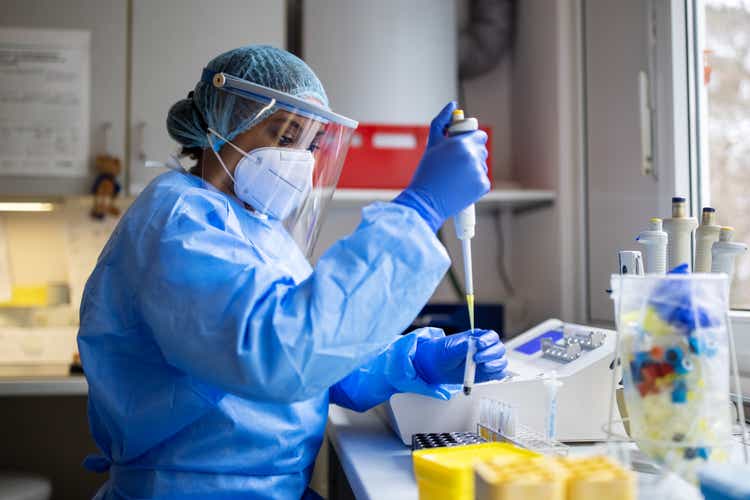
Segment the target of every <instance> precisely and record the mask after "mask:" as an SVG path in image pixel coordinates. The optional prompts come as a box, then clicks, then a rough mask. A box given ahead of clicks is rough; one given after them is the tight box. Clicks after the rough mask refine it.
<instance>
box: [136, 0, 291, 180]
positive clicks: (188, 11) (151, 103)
mask: <svg viewBox="0 0 750 500" xmlns="http://www.w3.org/2000/svg"><path fill="white" fill-rule="evenodd" d="M285 5H286V3H285V2H281V1H278V0H214V1H212V2H206V1H203V0H134V1H133V44H132V47H133V53H132V74H131V85H132V89H131V104H130V105H131V122H130V127H131V134H132V136H131V137H132V141H131V148H132V149H131V151H130V172H129V174H130V175H129V187H130V192H131V193H133V194H137V193H138V192H140V191H141V190H142V189H143V188H144V187H145V186H146V185H147V184H148V183H149V181H151V179H153V178H154V177H155V176H156V175H158V174H160V173H161V172H162V170H161V169H147V168H145V166H144V163H145V160H155V161H164V160H165V159H166V158H167V157H168V155H169V154H170V153H173V152H174V151H175V150H176V148H177V144H176V143H175V142H174V141H173V140H172V139H171V138H170V137H169V135H168V134H167V129H166V118H167V112H168V111H169V108H170V107H171V106H172V104H174V103H175V102H176V101H177V100H179V99H182V98H184V97H185V96H186V95H187V93H188V92H189V91H190V90H192V89H193V87H194V86H195V83H196V82H197V81H198V79H199V78H200V76H201V70H202V69H203V67H204V65H205V64H206V63H207V62H208V61H209V60H211V59H212V58H213V57H215V56H216V55H218V54H220V53H222V52H224V51H227V50H229V49H233V48H236V47H241V46H243V45H250V44H257V43H264V44H269V45H275V46H277V47H282V48H283V47H284V45H285V40H286V29H285Z"/></svg>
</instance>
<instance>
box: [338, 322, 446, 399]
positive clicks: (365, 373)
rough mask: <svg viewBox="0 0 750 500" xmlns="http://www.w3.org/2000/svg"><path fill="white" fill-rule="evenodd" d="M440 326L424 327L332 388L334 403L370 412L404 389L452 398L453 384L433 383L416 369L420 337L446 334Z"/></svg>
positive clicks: (387, 349)
mask: <svg viewBox="0 0 750 500" xmlns="http://www.w3.org/2000/svg"><path fill="white" fill-rule="evenodd" d="M443 335H444V333H443V331H442V330H440V329H438V328H420V329H419V330H415V331H413V332H411V333H409V334H407V335H404V336H403V337H401V338H399V339H398V340H396V341H394V342H393V343H392V344H391V345H389V346H388V347H387V348H386V349H385V350H384V351H383V352H381V353H380V354H379V355H378V356H376V357H375V358H374V359H373V360H372V361H370V362H368V363H366V364H365V365H363V366H361V367H360V368H358V369H356V370H355V371H353V372H352V373H350V374H349V375H347V376H346V377H345V378H344V379H343V380H341V381H339V382H338V383H337V384H336V385H334V386H333V387H331V390H330V391H329V395H330V402H331V403H333V404H336V405H339V406H343V407H344V408H349V409H350V410H355V411H360V412H362V411H367V410H369V409H370V408H372V407H373V406H377V405H379V404H380V403H382V402H383V401H386V400H387V399H388V398H390V397H391V396H392V395H394V394H397V393H400V392H412V393H415V394H422V395H423V396H431V397H434V398H437V399H444V400H445V399H450V396H451V388H453V389H455V388H456V386H451V385H431V384H428V383H427V382H425V381H423V380H422V379H421V378H420V377H419V376H418V375H417V371H416V369H415V368H414V364H413V361H414V355H415V354H416V352H417V341H418V340H419V339H420V338H434V337H442V336H443Z"/></svg>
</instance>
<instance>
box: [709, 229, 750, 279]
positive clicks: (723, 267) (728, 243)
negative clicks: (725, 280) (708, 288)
mask: <svg viewBox="0 0 750 500" xmlns="http://www.w3.org/2000/svg"><path fill="white" fill-rule="evenodd" d="M733 238H734V228H733V227H729V226H724V227H722V228H721V230H720V231H719V241H717V242H716V243H714V245H713V248H712V249H711V257H712V259H711V272H712V273H725V274H726V275H727V276H729V284H730V285H731V284H732V278H733V277H734V260H735V258H736V257H737V256H738V255H742V254H744V253H745V252H747V245H746V244H744V243H738V242H736V241H732V239H733Z"/></svg>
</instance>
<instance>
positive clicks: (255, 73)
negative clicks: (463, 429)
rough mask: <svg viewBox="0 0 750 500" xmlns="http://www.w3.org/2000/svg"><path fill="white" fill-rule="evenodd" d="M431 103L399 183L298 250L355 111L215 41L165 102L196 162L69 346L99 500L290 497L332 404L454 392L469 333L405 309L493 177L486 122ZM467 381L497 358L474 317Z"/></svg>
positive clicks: (302, 67) (102, 281)
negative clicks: (218, 48) (450, 223)
mask: <svg viewBox="0 0 750 500" xmlns="http://www.w3.org/2000/svg"><path fill="white" fill-rule="evenodd" d="M454 108H455V104H450V105H448V106H446V107H445V109H443V110H442V111H441V112H440V114H439V115H438V116H437V118H435V120H434V121H433V123H432V126H431V130H430V138H429V143H428V145H427V148H426V150H425V153H424V156H423V158H422V160H421V163H420V164H419V167H418V169H417V171H416V174H415V175H414V178H413V180H412V181H411V184H410V185H409V187H408V188H407V189H406V190H404V191H403V192H402V193H401V194H400V195H399V196H398V197H396V199H395V200H393V201H392V202H390V203H375V204H373V205H370V206H368V207H366V208H365V209H364V210H363V213H362V221H361V223H360V224H359V227H358V228H357V229H356V230H355V231H354V232H353V233H352V234H351V235H349V236H348V237H346V238H344V239H342V240H341V241H339V242H338V243H336V244H334V245H333V246H332V247H331V248H330V249H329V250H328V251H327V252H326V253H325V254H324V255H323V256H322V257H321V258H320V260H319V261H318V263H317V264H316V265H315V266H314V267H311V265H310V264H309V262H308V257H309V256H310V254H311V251H312V249H313V245H314V243H315V240H316V238H317V234H318V229H319V225H320V223H321V220H322V218H323V212H324V209H325V206H326V204H327V202H328V201H330V199H331V196H332V194H333V190H334V189H335V186H336V182H337V180H338V176H339V173H340V171H341V167H342V164H343V161H344V157H345V155H346V151H347V147H348V146H349V141H350V140H351V138H352V134H353V131H354V128H355V127H356V122H354V121H352V120H349V119H348V118H345V117H343V116H340V115H337V114H335V113H333V112H331V111H330V109H329V107H328V99H327V97H326V94H325V91H324V90H323V87H322V85H321V83H320V81H319V80H318V78H317V77H316V76H315V74H314V73H313V71H312V70H311V69H310V68H309V67H308V66H307V65H306V64H305V63H304V62H302V61H301V60H300V59H298V58H297V57H295V56H293V55H291V54H289V53H287V52H285V51H283V50H280V49H276V48H273V47H268V46H249V47H243V48H240V49H236V50H232V51H230V52H227V53H225V54H222V55H220V56H218V57H216V58H215V59H214V60H212V61H211V62H209V63H208V65H207V66H206V68H205V69H204V70H203V74H202V76H201V79H200V81H199V82H198V83H197V84H196V86H195V89H194V91H193V92H191V93H190V94H189V95H188V98H187V99H183V100H181V101H179V102H177V103H176V104H175V105H174V106H172V108H171V109H170V111H169V115H168V116H167V128H168V130H169V134H170V135H171V136H172V137H173V138H174V139H175V140H176V141H178V142H179V143H180V144H181V145H182V146H183V155H185V156H190V157H192V158H193V159H194V160H195V161H196V164H195V166H194V167H193V168H192V169H191V170H190V171H189V172H188V171H185V170H182V171H179V169H177V168H176V169H175V170H178V171H172V172H168V173H165V174H163V175H161V176H159V177H158V178H156V179H155V180H154V181H153V182H152V183H151V184H150V185H149V186H148V187H147V188H146V189H145V190H144V191H143V193H142V194H141V195H140V196H139V197H138V199H137V200H135V202H134V203H133V205H132V206H131V207H130V209H129V210H128V212H127V213H126V214H125V215H124V216H123V218H122V220H121V221H120V223H119V225H118V226H117V228H116V229H115V231H114V233H113V234H112V236H111V238H110V240H109V242H108V243H107V245H106V246H105V248H104V250H103V251H102V254H101V256H100V257H99V261H98V263H97V265H96V268H95V269H94V272H93V274H92V275H91V277H90V278H89V280H88V283H87V284H86V289H85V292H84V296H83V302H82V305H81V328H80V332H79V334H78V346H79V349H80V353H81V358H82V361H83V366H84V370H85V372H86V379H87V380H88V383H89V420H90V425H91V430H92V433H93V436H94V439H95V440H96V443H97V444H98V447H99V449H100V450H101V453H102V456H97V457H90V458H88V459H87V460H86V465H87V466H88V467H89V468H91V469H93V470H97V471H106V470H109V473H110V478H109V481H108V482H107V483H106V484H105V485H104V486H103V487H102V489H101V490H100V491H99V493H98V495H97V496H98V498H188V497H189V498H201V499H211V498H300V497H302V496H305V495H313V493H311V492H310V491H309V490H307V484H308V481H309V479H310V475H311V472H312V467H313V462H314V460H315V456H316V454H317V452H318V448H319V447H320V444H321V440H322V439H323V432H324V429H325V425H326V418H327V414H328V404H329V403H335V404H338V405H341V406H344V407H347V408H351V409H354V410H358V411H364V410H366V409H368V408H371V407H372V406H375V405H377V404H379V403H381V402H382V401H385V400H386V399H388V397H389V396H391V395H392V394H395V393H397V392H406V391H408V392H414V393H419V394H424V395H428V396H433V397H437V398H443V399H447V398H449V397H450V392H449V391H448V388H447V387H446V386H445V385H443V384H453V383H460V382H461V379H462V373H463V362H464V356H465V354H466V349H467V347H466V345H467V338H468V335H469V333H463V334H458V335H453V336H450V337H445V336H444V335H443V333H442V332H441V331H440V330H436V329H423V330H418V331H416V332H414V333H411V334H409V335H405V336H399V334H400V333H401V332H402V331H403V330H404V329H405V328H406V327H407V326H409V324H410V322H411V321H412V320H413V319H414V317H415V316H416V315H417V313H418V312H419V311H420V309H421V308H422V306H424V304H425V303H426V302H427V300H428V299H429V297H430V296H431V295H432V293H433V291H434V290H435V288H436V287H437V285H438V283H439V282H440V280H441V278H442V277H443V274H444V273H445V271H446V270H447V268H448V265H449V260H448V255H447V254H446V251H445V249H444V248H443V246H442V245H441V244H440V242H439V241H438V239H437V238H436V236H435V232H436V230H437V229H438V228H439V227H440V225H441V224H442V223H443V222H444V221H445V219H447V218H448V217H451V216H452V215H454V214H456V213H457V212H458V211H459V210H461V209H462V208H464V207H466V206H467V205H469V204H470V203H473V202H475V201H477V200H478V199H479V198H480V197H481V196H482V195H483V194H484V193H486V192H487V190H488V189H489V182H488V179H487V175H486V171H487V166H486V164H485V160H486V158H487V150H486V148H485V142H486V140H487V136H486V135H485V134H484V133H483V132H481V131H478V132H473V133H469V134H464V135H460V136H455V137H446V136H445V135H444V133H443V130H444V128H445V127H446V125H447V124H448V123H449V122H450V115H451V112H452V110H453V109H454ZM475 335H476V336H477V344H478V352H477V354H476V356H475V358H474V359H475V360H476V362H477V364H478V366H477V380H478V381H482V380H490V379H494V378H500V377H501V376H502V372H503V369H504V368H505V366H506V360H505V359H504V353H505V350H504V347H503V345H502V343H500V341H499V339H498V335H497V334H496V333H495V332H491V331H478V332H476V333H475Z"/></svg>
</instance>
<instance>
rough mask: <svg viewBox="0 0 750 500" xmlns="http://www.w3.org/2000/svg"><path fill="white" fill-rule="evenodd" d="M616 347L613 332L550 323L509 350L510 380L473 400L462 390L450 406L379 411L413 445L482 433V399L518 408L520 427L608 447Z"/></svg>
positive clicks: (412, 403)
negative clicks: (444, 435) (427, 437)
mask: <svg viewBox="0 0 750 500" xmlns="http://www.w3.org/2000/svg"><path fill="white" fill-rule="evenodd" d="M615 343H616V336H615V332H614V331H612V330H606V329H602V328H593V327H589V326H584V325H576V324H572V323H564V322H563V321H560V320H558V319H549V320H547V321H545V322H543V323H541V324H539V325H537V326H536V327H534V328H532V329H530V330H528V331H526V332H525V333H522V334H521V335H519V336H517V337H515V338H513V339H512V340H510V341H508V342H507V343H506V344H505V347H506V352H507V354H506V355H507V357H508V368H507V371H506V373H507V376H506V377H505V378H504V379H502V380H499V381H492V382H485V383H481V384H476V385H474V389H473V391H472V393H471V396H468V397H464V396H463V395H462V394H461V389H460V388H459V387H458V386H457V387H456V391H455V393H454V394H453V396H452V397H451V399H450V400H449V401H442V400H438V399H434V398H429V397H425V396H420V395H417V394H396V395H394V396H392V397H391V398H390V400H389V401H388V402H387V403H386V404H384V405H381V406H380V407H379V411H380V412H382V413H383V414H384V416H385V417H386V419H387V420H388V422H389V423H390V425H391V427H392V428H393V430H394V431H395V432H396V434H398V436H399V437H400V438H401V440H402V441H403V442H404V444H407V445H408V444H411V441H412V435H413V434H419V433H441V432H474V431H476V429H477V423H478V422H479V420H480V406H481V405H480V403H481V400H482V399H491V400H496V401H503V402H504V403H506V404H508V405H511V406H512V407H513V408H514V409H515V411H516V417H517V419H518V421H519V422H521V423H523V424H524V425H525V426H527V427H529V428H530V429H533V430H534V431H535V432H537V433H538V434H540V435H542V436H546V435H548V431H549V429H550V425H552V427H553V428H554V429H556V433H555V434H556V439H557V440H558V441H572V442H578V441H603V440H605V439H606V435H605V432H604V426H605V425H606V423H607V422H608V420H609V403H610V393H611V389H612V388H611V380H612V372H611V370H612V369H613V355H614V351H615ZM618 369H619V368H618ZM551 380H553V381H554V382H552V383H553V384H554V387H555V396H556V399H555V404H554V406H553V407H552V409H553V410H554V414H552V415H550V407H551V406H552V405H550V398H549V396H550V381H551ZM618 380H619V375H618ZM616 418H619V415H617V416H616ZM616 430H618V431H620V432H622V428H621V426H619V425H618V426H617V429H616Z"/></svg>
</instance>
